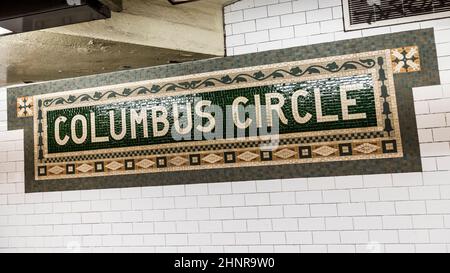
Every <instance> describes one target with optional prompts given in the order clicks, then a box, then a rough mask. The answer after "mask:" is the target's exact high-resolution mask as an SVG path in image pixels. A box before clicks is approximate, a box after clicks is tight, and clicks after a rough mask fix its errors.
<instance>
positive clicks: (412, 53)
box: [391, 46, 421, 74]
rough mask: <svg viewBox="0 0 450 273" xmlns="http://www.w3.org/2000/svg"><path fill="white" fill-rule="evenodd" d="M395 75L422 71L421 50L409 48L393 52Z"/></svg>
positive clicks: (392, 59) (413, 47) (396, 49)
mask: <svg viewBox="0 0 450 273" xmlns="http://www.w3.org/2000/svg"><path fill="white" fill-rule="evenodd" d="M391 61H392V66H393V70H394V73H396V74H398V73H408V72H417V71H420V70H421V67H420V55H419V48H418V47H417V46H407V47H401V48H395V49H392V50H391Z"/></svg>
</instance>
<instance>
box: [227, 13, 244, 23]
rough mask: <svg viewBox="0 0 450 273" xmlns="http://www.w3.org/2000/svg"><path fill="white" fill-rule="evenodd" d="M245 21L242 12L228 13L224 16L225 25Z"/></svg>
mask: <svg viewBox="0 0 450 273" xmlns="http://www.w3.org/2000/svg"><path fill="white" fill-rule="evenodd" d="M243 20H244V16H243V12H242V10H238V11H232V12H226V13H225V14H224V22H225V24H232V23H237V22H241V21H243Z"/></svg>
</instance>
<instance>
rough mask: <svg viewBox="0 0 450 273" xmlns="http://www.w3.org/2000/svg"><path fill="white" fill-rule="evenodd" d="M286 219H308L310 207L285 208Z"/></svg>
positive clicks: (290, 206)
mask: <svg viewBox="0 0 450 273" xmlns="http://www.w3.org/2000/svg"><path fill="white" fill-rule="evenodd" d="M284 216H285V217H308V216H310V214H309V206H308V205H287V206H284Z"/></svg>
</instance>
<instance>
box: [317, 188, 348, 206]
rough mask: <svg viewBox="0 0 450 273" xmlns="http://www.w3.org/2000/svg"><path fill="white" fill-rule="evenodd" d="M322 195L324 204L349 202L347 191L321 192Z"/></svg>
mask: <svg viewBox="0 0 450 273" xmlns="http://www.w3.org/2000/svg"><path fill="white" fill-rule="evenodd" d="M322 195H323V202H325V203H343V202H350V192H349V191H348V190H326V191H323V193H322Z"/></svg>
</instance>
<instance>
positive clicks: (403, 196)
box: [379, 187, 409, 201]
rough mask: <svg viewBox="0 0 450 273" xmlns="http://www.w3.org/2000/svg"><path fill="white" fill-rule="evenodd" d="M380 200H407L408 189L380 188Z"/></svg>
mask: <svg viewBox="0 0 450 273" xmlns="http://www.w3.org/2000/svg"><path fill="white" fill-rule="evenodd" d="M379 192H380V200H381V201H401V200H409V191H408V188H407V187H402V188H380V189H379Z"/></svg>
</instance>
